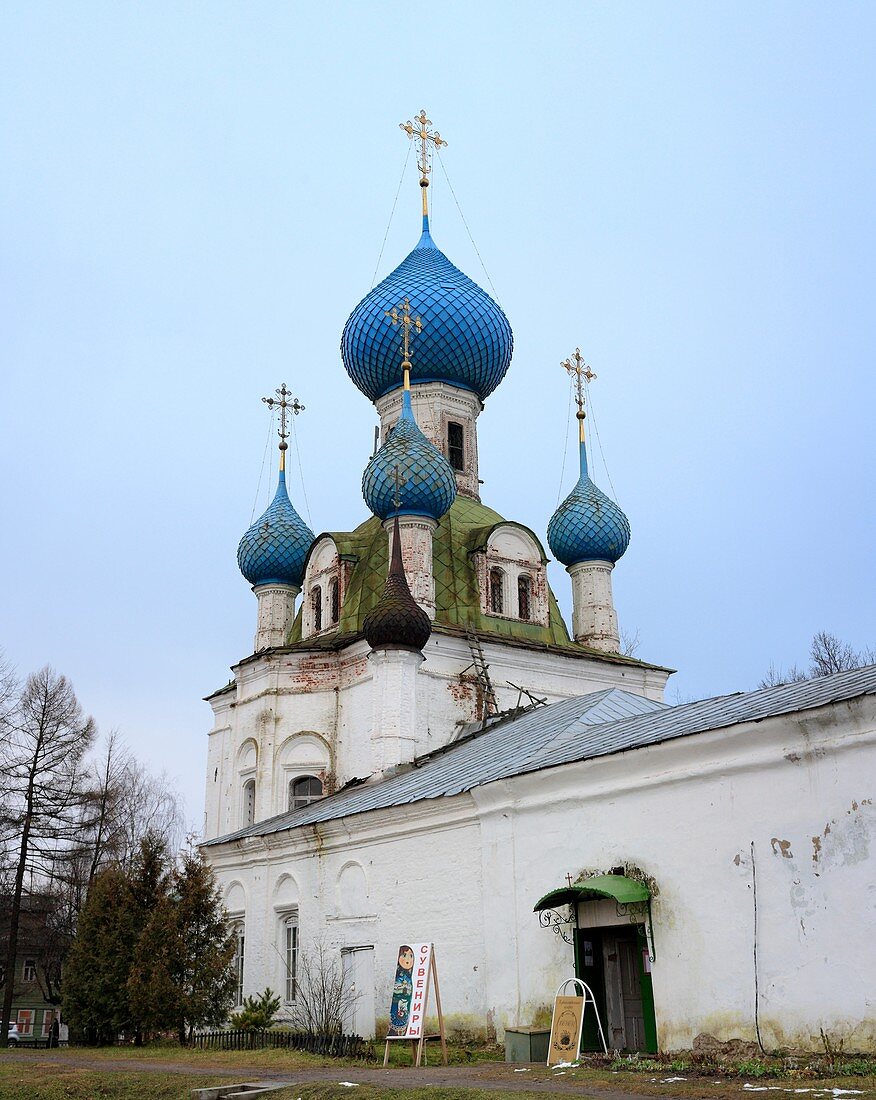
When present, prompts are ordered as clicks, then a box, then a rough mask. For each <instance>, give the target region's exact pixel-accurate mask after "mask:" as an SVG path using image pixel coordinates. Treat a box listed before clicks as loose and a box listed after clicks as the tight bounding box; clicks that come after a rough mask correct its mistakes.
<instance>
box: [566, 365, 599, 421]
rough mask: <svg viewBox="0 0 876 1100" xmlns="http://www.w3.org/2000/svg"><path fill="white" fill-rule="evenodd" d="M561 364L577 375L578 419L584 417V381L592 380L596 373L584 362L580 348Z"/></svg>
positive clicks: (570, 372) (576, 398)
mask: <svg viewBox="0 0 876 1100" xmlns="http://www.w3.org/2000/svg"><path fill="white" fill-rule="evenodd" d="M573 360H574V362H573ZM560 366H561V367H563V368H564V369H565V370H567V371H568V372H569V374H574V376H575V400H576V401H577V403H578V419H579V420H583V419H584V382H585V381H587V382H590V381H591V380H592V379H593V378H595V377H596V375H595V374H594V373H593V371H592V370H591V369H590V368H589V367H588V366H587V364H586V363H585V362H584V356H583V355H582V354H581V349H580V348H575V354H574V355H572V356H570V357H569V358H568V359H564V360H563V362H562V363H560Z"/></svg>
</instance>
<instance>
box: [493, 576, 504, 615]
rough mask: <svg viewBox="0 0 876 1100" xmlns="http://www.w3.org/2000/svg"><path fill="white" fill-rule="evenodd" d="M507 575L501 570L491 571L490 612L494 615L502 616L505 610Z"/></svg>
mask: <svg viewBox="0 0 876 1100" xmlns="http://www.w3.org/2000/svg"><path fill="white" fill-rule="evenodd" d="M504 580H505V574H504V573H503V572H502V570H501V569H496V568H493V569H491V570H490V611H492V613H493V614H494V615H501V614H503V612H504V610H505V600H504V591H503V587H504V586H503V582H504Z"/></svg>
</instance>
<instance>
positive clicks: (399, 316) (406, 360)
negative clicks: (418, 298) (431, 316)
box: [386, 298, 423, 390]
mask: <svg viewBox="0 0 876 1100" xmlns="http://www.w3.org/2000/svg"><path fill="white" fill-rule="evenodd" d="M399 311H400V312H399ZM386 316H387V317H388V318H389V319H390V321H391V323H392V324H394V325H401V327H402V370H403V371H404V380H405V389H406V390H409V389H410V388H411V378H410V370H411V329H413V330H414V332H418V333H419V332H422V331H423V319H422V317H414V316H412V315H411V303H410V301H409V299H408V298H405V300H404V301H403V302H402V304H401V305H400V306H393V307H392V309H389V310H386Z"/></svg>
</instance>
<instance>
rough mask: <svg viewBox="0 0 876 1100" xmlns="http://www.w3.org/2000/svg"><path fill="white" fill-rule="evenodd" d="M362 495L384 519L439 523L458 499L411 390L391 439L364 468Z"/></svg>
mask: <svg viewBox="0 0 876 1100" xmlns="http://www.w3.org/2000/svg"><path fill="white" fill-rule="evenodd" d="M396 354H398V352H396ZM396 373H398V371H397V370H396ZM396 470H398V477H399V484H398V505H396V484H395V474H396ZM362 496H363V497H364V498H365V503H366V504H367V505H368V507H369V508H370V509H371V511H372V512H373V513H374V515H375V516H379V517H380V519H384V520H385V519H391V518H392V517H393V516H427V517H429V518H430V519H434V520H439V519H441V517H442V516H443V515H444V514H445V512H448V511H449V510H450V506H451V504H453V502H454V500H455V499H456V476H455V475H454V473H453V470H452V469H451V468H450V463H449V462H448V461H447V459H446V458H445V457H444V455H443V454H442V453H441V452H440V451H439V450H438V448H437V447H435V446H434V445H433V444H432V443H430V442H429V440H428V439H427V438H426V437H425V436H424V435H423V433H422V432H421V431H420V429H419V428H418V427H417V422H416V420H414V413H413V409H412V408H411V394H410V391H409V390H405V391H404V394H403V396H402V411H401V416H400V417H399V418H398V420H397V421H396V423H395V427H394V428H393V429H392V431H391V432H390V435H389V439H387V441H386V442H385V443H384V444H383V446H382V447H381V448H380V450H379V451H378V452H377V454H376V455H374V457H373V458H372V459H371V461H370V462H369V463H368V465H367V466H366V467H365V473H364V474H363V475H362Z"/></svg>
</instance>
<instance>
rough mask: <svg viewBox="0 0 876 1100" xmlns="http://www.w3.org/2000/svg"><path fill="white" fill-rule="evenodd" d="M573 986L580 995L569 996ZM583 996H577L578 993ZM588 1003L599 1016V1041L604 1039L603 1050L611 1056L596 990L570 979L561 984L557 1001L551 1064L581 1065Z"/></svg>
mask: <svg viewBox="0 0 876 1100" xmlns="http://www.w3.org/2000/svg"><path fill="white" fill-rule="evenodd" d="M568 985H571V986H573V987H574V988H575V990H576V995H574V996H571V997H569V996H567V995H566V992H565V991H566V986H568ZM578 989H580V990H581V995H580V996H578V995H577V990H578ZM588 1002H589V1003H590V1004H592V1005H593V1011H594V1012H595V1013H596V1026H597V1027H598V1028H599V1037H600V1039H602V1049H603V1050H604V1051H605V1053H606V1054H608V1044H607V1043H606V1041H605V1033H604V1032H603V1030H602V1021H601V1020H600V1019H599V1009H598V1008H597V1007H596V998H595V997H594V996H593V990H592V989H591V988H590V986H589V985H586V984H585V983H584V982H582V981H581V979H580V978H567V979H566V981H564V982H562V983H561V984H560V987H559V989H558V990H557V993H556V996H555V997H554V1014H553V1017H552V1019H551V1037H550V1040H549V1042H548V1056H547V1064H548V1065H549V1066H555V1065H557V1063H558V1062H577V1060H578V1058H579V1057H580V1055H581V1032H582V1030H583V1028H584V1009H585V1008H586V1007H587V1004H588Z"/></svg>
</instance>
